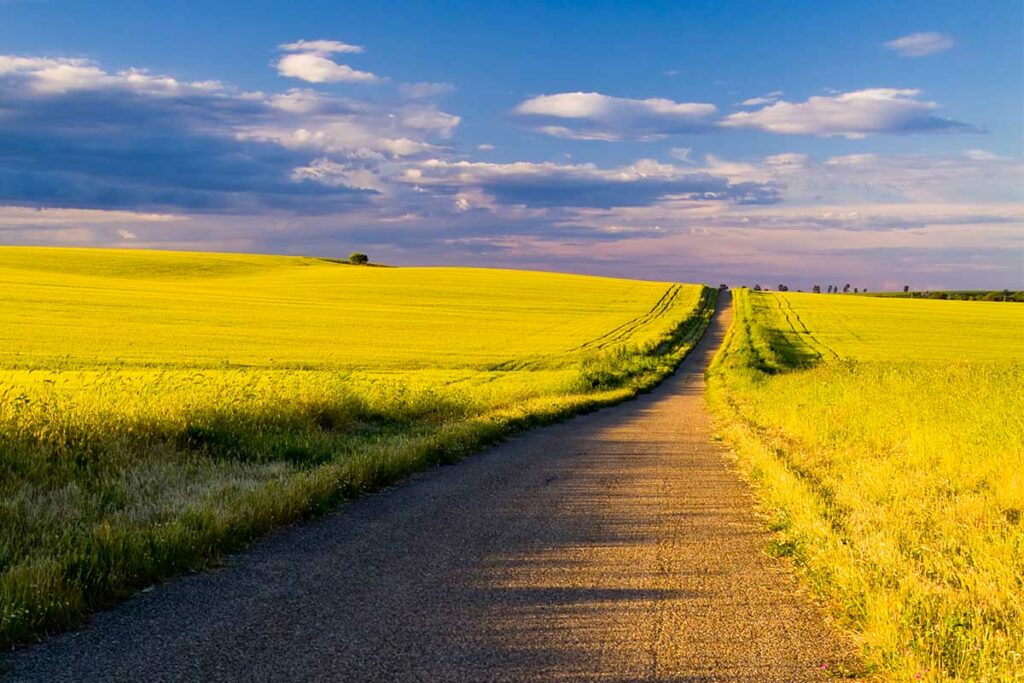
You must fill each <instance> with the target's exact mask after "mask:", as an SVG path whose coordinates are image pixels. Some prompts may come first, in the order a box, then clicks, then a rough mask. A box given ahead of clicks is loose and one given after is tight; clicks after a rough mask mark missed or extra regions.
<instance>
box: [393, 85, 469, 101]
mask: <svg viewBox="0 0 1024 683" xmlns="http://www.w3.org/2000/svg"><path fill="white" fill-rule="evenodd" d="M454 90H455V86H454V85H452V84H451V83H402V84H401V85H399V86H398V92H400V93H402V94H403V95H405V96H406V97H408V98H410V99H423V98H427V97H439V96H441V95H447V94H448V93H450V92H453V91H454Z"/></svg>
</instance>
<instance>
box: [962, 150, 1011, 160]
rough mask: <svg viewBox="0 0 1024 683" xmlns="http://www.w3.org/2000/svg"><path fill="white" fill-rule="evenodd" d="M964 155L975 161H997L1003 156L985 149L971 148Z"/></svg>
mask: <svg viewBox="0 0 1024 683" xmlns="http://www.w3.org/2000/svg"><path fill="white" fill-rule="evenodd" d="M964 156H965V157H967V158H968V159H971V160H973V161H995V160H996V159H1001V158H1002V157H1000V156H999V155H997V154H993V153H992V152H989V151H986V150H984V149H969V150H967V151H966V152H964Z"/></svg>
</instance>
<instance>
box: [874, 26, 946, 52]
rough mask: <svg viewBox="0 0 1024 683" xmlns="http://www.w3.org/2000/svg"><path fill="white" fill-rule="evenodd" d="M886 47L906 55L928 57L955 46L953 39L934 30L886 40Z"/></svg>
mask: <svg viewBox="0 0 1024 683" xmlns="http://www.w3.org/2000/svg"><path fill="white" fill-rule="evenodd" d="M885 47H887V48H888V49H890V50H892V51H893V52H896V53H899V54H900V55H902V56H904V57H927V56H928V55H933V54H936V53H938V52H944V51H945V50H948V49H949V48H951V47H953V39H952V38H950V37H949V36H947V35H944V34H942V33H935V32H932V31H929V32H924V33H911V34H910V35H907V36H902V37H900V38H896V39H894V40H890V41H888V42H886V43H885Z"/></svg>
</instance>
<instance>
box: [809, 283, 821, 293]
mask: <svg viewBox="0 0 1024 683" xmlns="http://www.w3.org/2000/svg"><path fill="white" fill-rule="evenodd" d="M811 291H812V292H814V293H815V294H821V285H814V287H813V288H811Z"/></svg>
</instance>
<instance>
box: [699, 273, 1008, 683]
mask: <svg viewBox="0 0 1024 683" xmlns="http://www.w3.org/2000/svg"><path fill="white" fill-rule="evenodd" d="M734 311H735V313H736V318H735V323H734V326H733V329H732V331H731V334H730V338H729V339H728V340H727V343H726V345H725V346H724V347H723V350H722V351H721V352H720V353H719V355H718V357H717V358H716V361H715V364H714V365H713V368H712V371H711V381H710V383H709V401H710V403H711V406H712V407H713V409H714V410H715V411H716V412H717V414H718V415H719V417H720V418H721V424H722V429H723V433H724V436H725V437H726V439H727V441H729V442H730V443H731V445H733V447H734V448H735V450H736V452H737V454H738V457H739V461H740V463H741V465H742V467H743V469H744V470H745V471H746V472H747V474H748V475H749V476H750V478H751V479H752V480H753V481H754V483H755V486H756V488H757V489H758V491H759V492H760V494H761V496H762V499H763V500H764V502H765V511H766V513H767V514H768V515H769V518H770V523H771V526H772V528H773V529H774V530H775V531H776V532H777V533H778V535H777V539H776V540H775V541H774V542H773V546H772V548H771V550H772V551H773V552H775V553H777V554H780V555H787V556H791V557H793V559H794V560H795V561H796V563H797V565H798V566H799V567H800V568H801V569H802V570H803V572H804V573H805V575H806V576H807V577H808V579H809V581H810V585H811V586H812V588H813V589H814V591H815V592H816V593H817V594H818V595H819V596H821V597H823V598H824V599H825V600H826V601H828V603H829V604H830V605H831V607H832V609H833V610H834V612H835V614H836V615H837V617H838V618H839V619H840V621H841V623H843V624H844V625H845V626H847V627H848V628H849V629H851V630H852V631H853V632H854V633H855V634H856V637H857V638H858V640H859V641H860V643H861V644H862V646H863V651H864V654H865V656H866V659H867V661H868V662H869V663H870V665H871V666H872V667H873V668H874V669H875V670H876V671H877V672H879V673H882V674H883V675H884V676H885V677H886V678H891V679H893V680H927V681H941V680H978V681H984V680H989V681H1003V680H1020V679H1022V678H1024V584H1022V582H1021V577H1022V576H1024V306H1022V305H1020V304H1015V303H998V302H960V301H931V300H911V299H885V298H870V297H858V296H840V295H822V294H799V293H796V294H794V293H778V294H777V293H755V292H749V291H747V290H741V291H738V292H736V295H735V300H734Z"/></svg>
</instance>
